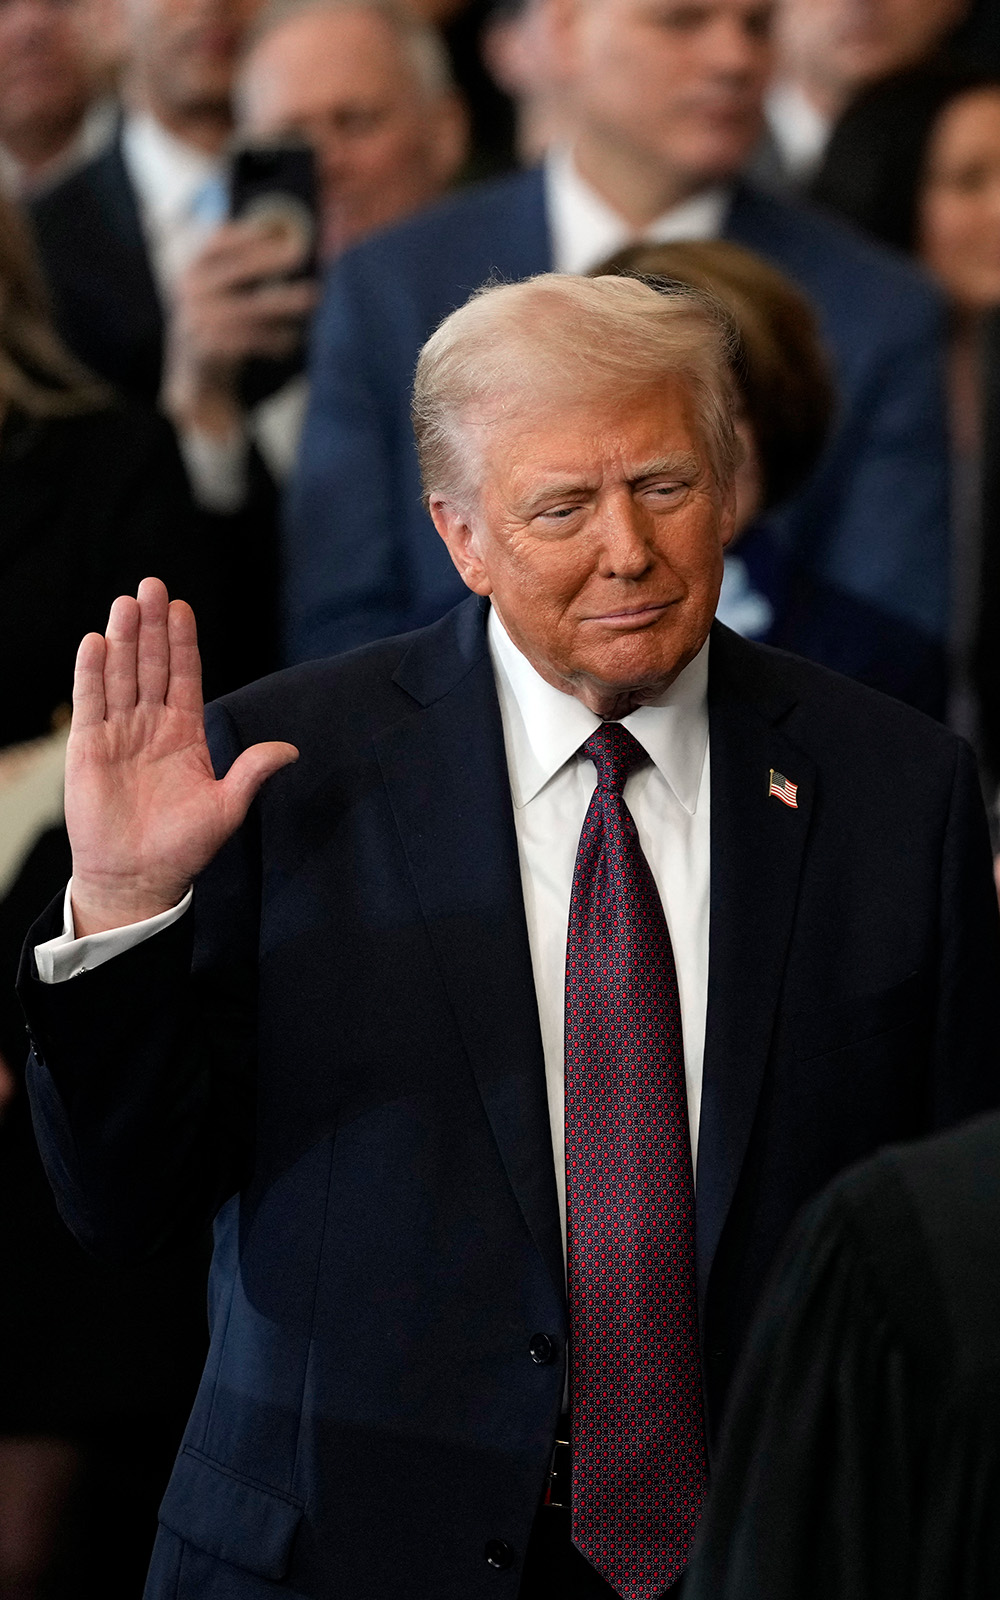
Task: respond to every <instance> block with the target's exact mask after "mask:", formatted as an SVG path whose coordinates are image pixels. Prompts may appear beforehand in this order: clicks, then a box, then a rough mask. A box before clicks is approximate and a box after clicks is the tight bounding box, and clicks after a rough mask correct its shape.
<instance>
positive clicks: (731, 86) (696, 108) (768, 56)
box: [567, 0, 773, 221]
mask: <svg viewBox="0 0 1000 1600" xmlns="http://www.w3.org/2000/svg"><path fill="white" fill-rule="evenodd" d="M772 14H773V6H772V5H771V4H770V3H769V0H575V5H574V10H573V13H572V20H571V23H570V24H569V28H568V35H567V37H568V46H567V49H568V55H569V76H570V79H571V83H572V101H573V112H574V115H575V117H576V118H577V119H578V124H579V127H580V140H581V147H583V146H589V147H590V148H591V149H592V150H593V149H598V150H600V151H603V152H604V153H605V154H606V155H607V156H608V157H609V158H616V159H618V160H622V159H624V160H628V161H629V162H631V163H632V164H633V165H635V166H636V167H638V168H646V169H648V170H653V169H657V168H658V169H660V170H661V171H663V172H665V173H669V174H670V175H671V176H672V178H673V180H674V186H675V188H676V191H677V194H676V198H681V197H683V196H684V195H685V194H691V193H694V192H696V191H697V190H698V189H699V188H702V187H704V186H705V185H706V184H710V183H715V182H719V181H721V180H724V179H728V178H730V177H732V176H733V174H734V173H735V172H737V171H738V170H739V168H740V167H741V166H742V165H743V163H744V161H745V160H746V159H747V157H748V156H749V154H750V152H751V150H752V149H753V147H754V145H755V143H756V141H757V139H758V138H759V136H760V131H761V102H762V98H763V94H764V90H765V88H766V86H767V82H768V79H769V76H770V72H771V67H772V50H771V19H772ZM632 220H635V221H643V220H646V219H642V218H638V217H637V218H634V219H632Z"/></svg>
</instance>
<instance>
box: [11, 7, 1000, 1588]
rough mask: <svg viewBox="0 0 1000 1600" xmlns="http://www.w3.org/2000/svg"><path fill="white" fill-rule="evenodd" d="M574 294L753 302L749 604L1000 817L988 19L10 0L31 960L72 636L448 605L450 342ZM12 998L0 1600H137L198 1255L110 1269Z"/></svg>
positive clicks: (738, 590)
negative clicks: (428, 452)
mask: <svg viewBox="0 0 1000 1600" xmlns="http://www.w3.org/2000/svg"><path fill="white" fill-rule="evenodd" d="M552 269H555V270H558V271H568V272H576V273H595V272H615V273H621V272H627V273H640V274H643V275H648V276H650V277H652V278H653V279H654V281H655V280H663V279H666V280H672V281H680V282H685V283H695V284H697V285H698V286H699V287H701V288H706V289H709V290H711V291H712V292H714V293H715V294H716V295H718V296H719V298H720V299H721V300H722V301H723V302H724V303H725V305H726V306H727V308H728V309H729V311H730V312H731V314H732V315H733V317H734V318H735V321H736V324H737V326H738V328H739V331H740V334H741V338H742V350H741V353H740V358H739V362H738V366H737V370H736V372H735V378H736V389H737V393H738V397H739V405H740V431H741V437H742V439H743V442H744V445H745V450H746V458H745V462H744V465H743V468H742V470H741V477H740V483H739V512H738V539H737V541H736V542H735V544H734V546H733V548H732V549H731V550H730V552H729V554H728V556H727V563H726V572H725V580H724V585H723V592H722V598H721V602H720V609H719V615H720V618H721V620H722V621H723V622H725V623H726V624H727V625H728V626H730V627H732V628H734V629H735V630H736V631H737V632H740V633H743V634H745V635H748V636H750V637H754V638H758V639H762V640H765V641H767V642H770V643H772V644H775V645H779V646H782V647H785V648H789V649H792V650H795V651H798V652H800V653H801V654H804V655H807V656H810V657H812V658H813V659H815V660H817V661H820V662H822V663H824V664H826V665H828V666H829V667H832V668H834V669H836V670H839V671H842V672H846V673H849V674H850V675H852V676H854V677H856V678H859V679H861V680H862V681H864V682H867V683H869V684H871V685H872V686H874V687H875V688H878V689H882V690H884V691H886V692H888V693H890V694H893V695H896V696H899V697H900V698H902V699H904V700H907V701H909V702H910V703H912V704H913V705H915V706H917V707H918V708H920V709H921V710H923V711H925V712H926V713H928V714H929V715H931V716H933V717H937V718H941V719H944V720H948V721H950V722H951V723H952V725H953V726H955V727H956V728H958V729H959V731H961V732H962V733H963V734H965V735H966V737H967V738H969V739H970V740H971V742H972V744H973V746H974V748H975V749H976V752H977V754H978V756H979V758H980V763H981V772H982V780H983V787H984V794H985V795H986V797H987V800H988V802H989V803H991V804H992V803H993V800H994V797H995V795H996V792H997V787H998V783H1000V8H998V7H997V6H996V5H995V4H991V3H990V0H980V3H975V0H974V3H970V0H494V3H489V0H0V574H2V579H0V616H2V619H3V628H2V630H0V658H2V660H3V669H4V670H3V681H4V683H5V686H6V692H5V694H4V697H3V701H2V705H0V720H2V727H0V962H2V963H3V965H4V967H5V969H6V972H7V974H8V978H11V977H12V975H13V972H14V971H15V969H16V963H17V959H18V951H19V947H20V942H21V938H22V935H23V930H24V928H25V927H26V926H27V925H28V924H29V923H30V921H31V920H32V917H33V916H34V915H35V913H36V912H37V910H38V908H39V906H40V905H42V904H44V903H45V901H46V899H48V898H51V897H52V895H54V894H55V893H57V892H58V891H59V889H60V887H61V885H62V884H63V883H64V882H65V878H66V875H67V872H68V850H67V843H66V837H65V831H64V829H63V826H62V814H61V758H62V752H63V749H64V745H65V737H66V723H67V715H68V713H67V709H66V708H67V703H68V700H69V694H70V686H71V677H72V664H73V656H74V652H75V647H76V644H77V643H78V641H79V639H80V637H81V636H82V635H83V634H84V633H85V632H87V631H88V630H91V629H94V628H99V627H101V626H102V624H103V621H104V618H105V616H106V613H107V608H108V605H109V603H110V601H111V599H112V598H113V597H114V596H115V595H116V594H118V593H119V592H123V591H126V590H132V591H133V592H134V588H135V585H136V583H137V582H138V580H139V579H140V578H141V577H143V576H144V575H146V574H147V573H155V574H157V575H159V576H161V577H163V578H164V579H165V580H166V582H167V584H168V586H169V588H170V590H171V592H172V593H173V594H176V595H180V596H183V597H184V598H187V599H189V600H191V601H192V603H193V604H194V606H195V609H196V612H197V614H198V617H199V624H200V634H201V641H202V645H203V652H204V657H205V666H206V675H207V690H208V693H210V694H216V693H223V692H225V691H226V690H228V689H230V688H233V687H235V686H236V685H238V684H239V683H241V682H244V681H247V680H248V679H250V678H252V677H255V676H259V675H260V674H262V673H264V672H267V671H270V670H272V669H273V668H275V667H277V666H280V665H283V664H287V663H291V662H295V661H301V660H306V659H310V658H312V657H315V656H319V655H323V654H327V653H330V652H334V651H338V650H342V649H348V648H351V647H353V646H355V645H359V644H364V643H366V642H368V641H369V640H373V639H376V638H379V637H382V636H385V635H388V634H390V633H394V632H398V631H401V630H405V629H408V628H412V627H416V626H420V625H422V624H424V623H426V622H430V621H432V620H434V619H435V618H436V617H437V616H440V615H441V614H443V612H444V611H446V610H447V609H448V608H449V607H450V606H451V605H452V604H454V603H455V602H456V601H457V600H458V599H460V598H461V594H462V592H463V591H462V587H461V582H460V580H459V578H458V576H457V574H456V573H455V571H454V569H453V568H452V567H451V565H450V562H449V559H448V556H447V553H446V551H445V549H444V547H443V545H442V544H441V542H440V541H439V540H438V539H437V537H436V535H435V533H434V531H433V528H432V526H431V524H430V521H429V519H428V518H427V515H426V513H425V511H424V510H423V507H422V504H421V497H420V492H419V486H418V475H417V463H416V457H415V453H414V448H413V444H412V438H411V432H410V427H409V397H410V383H411V379H412V374H413V369H414V365H415V362H416V357H417V353H418V351H419V349H420V346H421V344H422V343H423V341H424V340H425V339H426V338H427V337H428V335H429V334H430V332H431V331H432V329H433V328H434V327H435V326H436V324H437V323H438V321H439V320H440V319H441V318H442V317H443V316H444V315H446V314H447V312H449V311H450V310H451V309H453V308H454V307H455V306H456V305H458V304H460V303H461V302H462V301H463V300H464V299H465V298H466V297H467V296H468V295H469V294H470V293H471V292H472V291H473V290H474V289H475V288H476V287H477V286H478V285H480V284H482V283H484V282H486V281H488V280H490V279H494V280H495V279H498V278H500V279H516V278H521V277H525V276H529V275H531V274H533V273H537V272H544V271H548V270H552ZM0 996H2V998H0V1118H2V1120H0V1281H2V1283H3V1292H4V1312H3V1316H2V1318H0V1600H34V1597H42V1596H49V1597H53V1600H63V1597H69V1596H82V1595H90V1594H94V1595H101V1596H102V1597H104V1600H115V1597H117V1596H119V1595H120V1596H123V1597H125V1596H129V1597H133V1596H135V1595H137V1594H138V1593H139V1592H140V1587H141V1581H142V1572H143V1569H144V1566H145V1562H146V1559H147V1556H148V1551H149V1547H150V1544H151V1540H152V1529H153V1525H154V1522H155V1513H156V1506H157V1502H158V1498H159V1494H160V1492H161V1490H162V1485H163V1482H164V1481H165V1477H166V1473H167V1470H168V1468H169V1465H170V1461H171V1458H172V1454H173V1451H174V1449H175V1447H176V1442H177V1437H178V1435H179V1433H180V1429H181V1427H182V1424H183V1421H184V1419H185V1416H186V1413H187V1409H188V1407H189V1404H190V1399H191V1395H192V1392H193V1386H194V1383H195V1381H196V1378H197V1375H198V1372H199V1369H200V1364H201V1360H202V1357H203V1353H204V1341H205V1334H204V1328H203V1323H204V1315H203V1310H202V1306H203V1301H204V1275H205V1265H206V1258H207V1257H206V1252H207V1245H206V1247H205V1249H200V1248H199V1249H194V1250H188V1251H186V1252H185V1253H183V1254H177V1255H173V1256H170V1257H167V1258H164V1259H162V1260H159V1261H157V1262H154V1263H150V1264H149V1265H148V1266H146V1267H144V1268H142V1269H141V1270H139V1271H134V1272H130V1273H124V1272H123V1273H115V1272H113V1271H112V1270H111V1269H110V1268H104V1267H98V1266H97V1265H96V1264H93V1263H90V1262H88V1261H87V1260H85V1259H84V1258H83V1256H82V1255H81V1254H80V1253H79V1251H78V1249H77V1247H76V1246H75V1245H74V1244H73V1243H72V1242H71V1241H70V1239H69V1236H68V1234H67V1233H66V1232H65V1231H64V1229H63V1227H62V1224H61V1222H60V1221H59V1218H58V1216H57V1214H56V1212H55V1208H54V1203H53V1202H52V1200H51V1198H50V1196H49V1193H48V1190H47V1187H46V1185H45V1182H44V1179H43V1177H42V1174H41V1171H40V1168H39V1166H38V1161H37V1156H36V1154H35V1149H34V1141H33V1137H32V1134H31V1128H30V1120H29V1117H28V1113H27V1110H26V1105H25V1096H24V1093H23V1086H22V1083H21V1081H20V1070H21V1069H20V1062H21V1058H22V1057H23V1054H24V1050H23V1028H22V1024H21V1022H20V1020H19V1016H18V1013H17V1010H16V1001H15V999H14V997H13V991H12V985H11V983H10V982H9V981H8V982H7V983H6V985H5V986H0ZM53 1374H55V1377H54V1376H53ZM111 1519H113V1521H114V1528H115V1534H114V1538H111V1537H110V1535H109V1533H108V1528H109V1526H110V1521H111Z"/></svg>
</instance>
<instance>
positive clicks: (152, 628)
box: [136, 578, 170, 705]
mask: <svg viewBox="0 0 1000 1600" xmlns="http://www.w3.org/2000/svg"><path fill="white" fill-rule="evenodd" d="M136 599H137V600H138V602H139V637H138V642H137V646H136V698H137V700H138V701H139V702H140V703H141V702H145V703H147V704H150V705H162V704H163V701H164V699H165V697H166V693H167V684H168V682H169V678H170V646H169V643H168V640H167V608H168V606H169V604H170V597H169V596H168V594H167V587H166V584H164V583H161V581H160V579H159V578H143V580H142V582H141V583H140V585H139V590H138V594H137V595H136Z"/></svg>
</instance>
